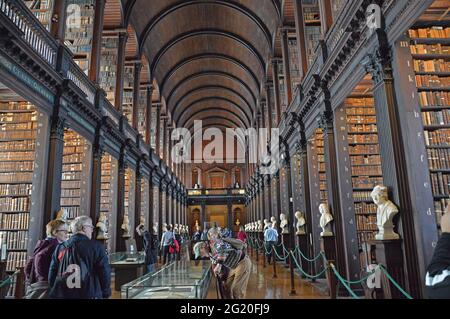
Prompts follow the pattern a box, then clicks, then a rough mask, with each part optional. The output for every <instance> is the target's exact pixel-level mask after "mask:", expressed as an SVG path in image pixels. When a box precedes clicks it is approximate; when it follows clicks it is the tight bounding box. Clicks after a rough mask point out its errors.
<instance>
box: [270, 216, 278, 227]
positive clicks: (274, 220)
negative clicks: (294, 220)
mask: <svg viewBox="0 0 450 319" xmlns="http://www.w3.org/2000/svg"><path fill="white" fill-rule="evenodd" d="M270 221H271V222H272V228H273V229H277V219H276V218H275V216H272V217H270Z"/></svg>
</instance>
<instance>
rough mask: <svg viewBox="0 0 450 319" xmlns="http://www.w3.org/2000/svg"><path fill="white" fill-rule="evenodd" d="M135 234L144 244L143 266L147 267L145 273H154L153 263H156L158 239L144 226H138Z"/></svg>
mask: <svg viewBox="0 0 450 319" xmlns="http://www.w3.org/2000/svg"><path fill="white" fill-rule="evenodd" d="M136 232H137V233H138V235H139V236H141V237H142V239H143V242H144V253H145V261H144V263H145V265H146V267H147V273H152V272H154V271H155V263H156V261H157V255H158V239H157V236H156V234H155V233H153V234H150V232H149V231H148V230H146V229H145V226H144V225H142V224H140V225H139V226H138V227H137V228H136Z"/></svg>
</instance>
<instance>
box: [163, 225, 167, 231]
mask: <svg viewBox="0 0 450 319" xmlns="http://www.w3.org/2000/svg"><path fill="white" fill-rule="evenodd" d="M162 231H163V232H165V231H167V223H163V224H162Z"/></svg>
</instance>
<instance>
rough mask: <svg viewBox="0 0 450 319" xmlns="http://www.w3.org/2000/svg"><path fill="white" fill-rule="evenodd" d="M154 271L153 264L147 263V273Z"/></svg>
mask: <svg viewBox="0 0 450 319" xmlns="http://www.w3.org/2000/svg"><path fill="white" fill-rule="evenodd" d="M154 271H155V264H150V265H147V274H149V273H152V272H154Z"/></svg>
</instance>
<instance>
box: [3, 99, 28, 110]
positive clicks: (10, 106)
mask: <svg viewBox="0 0 450 319" xmlns="http://www.w3.org/2000/svg"><path fill="white" fill-rule="evenodd" d="M7 111H31V112H33V111H35V107H34V105H33V104H31V103H29V102H15V101H11V102H0V112H7Z"/></svg>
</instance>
